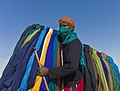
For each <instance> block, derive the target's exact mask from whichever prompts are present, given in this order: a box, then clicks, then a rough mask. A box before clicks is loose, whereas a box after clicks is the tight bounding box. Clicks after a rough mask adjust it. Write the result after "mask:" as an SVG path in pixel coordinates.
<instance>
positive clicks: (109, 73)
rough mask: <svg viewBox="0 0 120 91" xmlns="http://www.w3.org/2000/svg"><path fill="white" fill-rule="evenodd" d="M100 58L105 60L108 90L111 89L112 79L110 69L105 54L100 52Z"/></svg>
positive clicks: (110, 90) (111, 90)
mask: <svg viewBox="0 0 120 91" xmlns="http://www.w3.org/2000/svg"><path fill="white" fill-rule="evenodd" d="M102 59H103V61H104V62H105V64H106V66H107V69H108V86H109V91H113V80H112V76H111V71H110V67H109V65H108V63H107V61H106V55H105V54H104V53H102Z"/></svg>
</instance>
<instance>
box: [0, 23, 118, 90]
mask: <svg viewBox="0 0 120 91" xmlns="http://www.w3.org/2000/svg"><path fill="white" fill-rule="evenodd" d="M33 48H36V50H37V53H38V55H39V59H40V61H39V63H40V64H42V65H44V66H46V67H47V68H55V67H59V66H60V65H61V61H60V60H61V51H60V43H59V42H58V38H57V30H53V29H52V28H50V27H46V26H43V25H39V24H33V25H30V26H28V27H27V28H26V29H25V31H24V32H23V33H22V35H21V37H20V39H19V41H18V42H17V45H16V47H15V49H14V51H13V54H12V56H11V58H10V60H9V62H8V64H7V66H6V67H5V69H4V71H3V74H2V77H1V78H0V91H26V90H30V91H46V87H45V83H44V81H43V79H42V77H40V76H37V68H38V63H37V60H36V56H35V54H34V50H33ZM80 66H82V74H83V79H82V80H84V84H82V85H84V91H120V73H119V70H118V67H117V65H116V64H115V63H114V61H113V59H112V57H110V56H107V55H106V54H104V53H100V52H98V51H97V50H96V49H94V48H91V47H90V46H89V45H86V44H82V57H81V59H80ZM45 78H46V80H47V83H48V87H49V90H50V91H61V90H63V91H67V90H65V89H61V86H62V84H61V79H55V80H51V79H49V77H48V76H46V77H45Z"/></svg>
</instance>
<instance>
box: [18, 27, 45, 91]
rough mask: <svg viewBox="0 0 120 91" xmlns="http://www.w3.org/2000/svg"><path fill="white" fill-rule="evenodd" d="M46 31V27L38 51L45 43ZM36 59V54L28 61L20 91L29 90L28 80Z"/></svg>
mask: <svg viewBox="0 0 120 91" xmlns="http://www.w3.org/2000/svg"><path fill="white" fill-rule="evenodd" d="M46 29H47V28H46V27H45V28H44V30H42V32H41V34H40V36H39V39H38V42H37V44H36V46H35V48H36V51H38V50H39V48H40V46H41V44H42V42H43V38H44V36H45V34H46ZM34 58H35V54H34V53H32V56H31V57H30V59H29V61H28V64H27V67H26V72H25V74H24V76H23V79H22V81H21V85H20V87H19V89H18V91H26V90H27V82H28V78H29V75H30V72H31V69H32V64H33V62H34Z"/></svg>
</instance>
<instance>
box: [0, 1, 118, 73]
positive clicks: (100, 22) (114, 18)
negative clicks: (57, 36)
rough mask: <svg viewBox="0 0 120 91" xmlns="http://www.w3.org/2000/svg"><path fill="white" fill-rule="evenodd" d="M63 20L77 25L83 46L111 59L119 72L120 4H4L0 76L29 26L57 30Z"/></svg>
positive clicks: (1, 5) (0, 23) (0, 12)
mask: <svg viewBox="0 0 120 91" xmlns="http://www.w3.org/2000/svg"><path fill="white" fill-rule="evenodd" d="M62 16H68V17H71V18H72V19H73V20H74V21H75V25H76V28H75V31H76V33H77V34H78V36H79V38H80V40H81V41H82V43H86V44H88V45H90V46H91V47H93V48H96V49H97V50H98V51H100V52H104V53H106V54H107V55H110V56H112V57H113V59H114V61H115V63H116V64H117V65H118V67H119V68H120V0H1V1H0V75H1V73H2V71H3V69H4V67H5V65H6V64H7V62H8V60H9V58H10V56H11V55H12V52H13V49H14V47H15V45H16V43H17V41H18V39H19V38H20V35H21V33H22V32H23V31H24V30H25V28H26V27H27V26H28V25H31V24H33V23H39V24H43V25H46V26H50V27H52V28H54V29H58V20H59V18H61V17H62Z"/></svg>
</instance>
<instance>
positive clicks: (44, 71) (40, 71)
mask: <svg viewBox="0 0 120 91" xmlns="http://www.w3.org/2000/svg"><path fill="white" fill-rule="evenodd" d="M47 74H48V68H46V67H45V66H43V65H41V68H38V70H37V75H39V76H46V75H47Z"/></svg>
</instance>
